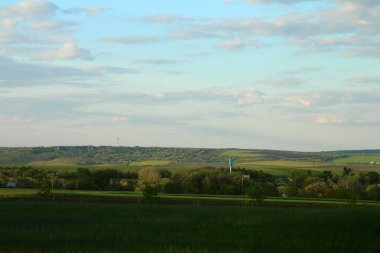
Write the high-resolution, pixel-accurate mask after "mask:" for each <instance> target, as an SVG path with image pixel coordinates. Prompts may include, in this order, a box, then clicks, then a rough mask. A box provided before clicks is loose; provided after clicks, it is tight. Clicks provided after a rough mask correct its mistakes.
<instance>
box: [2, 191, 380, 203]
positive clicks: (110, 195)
mask: <svg viewBox="0 0 380 253" xmlns="http://www.w3.org/2000/svg"><path fill="white" fill-rule="evenodd" d="M52 193H53V194H52V195H51V196H49V197H46V198H40V197H38V196H37V190H36V189H18V188H17V189H7V188H0V200H12V199H14V200H17V199H24V200H44V201H57V200H58V201H60V200H61V201H68V202H70V201H74V202H113V203H140V202H144V201H143V199H142V194H141V193H138V192H125V191H123V192H121V191H102V192H98V191H91V190H54V191H53V192H52ZM154 202H156V203H162V204H191V205H193V204H196V205H234V206H246V205H257V206H278V207H284V206H309V207H318V206H319V207H326V206H348V205H351V204H350V203H348V202H347V201H346V200H344V199H326V198H323V199H319V198H314V199H313V198H281V197H268V198H266V199H265V200H264V201H263V202H262V203H259V204H257V203H256V202H252V201H251V200H250V199H249V198H248V197H247V196H240V195H207V194H163V193H161V194H159V195H158V198H157V199H156V200H155V201H154ZM356 205H357V206H374V207H380V202H376V201H364V200H361V201H357V203H356Z"/></svg>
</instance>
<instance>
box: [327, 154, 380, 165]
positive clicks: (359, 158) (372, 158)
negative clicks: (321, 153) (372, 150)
mask: <svg viewBox="0 0 380 253" xmlns="http://www.w3.org/2000/svg"><path fill="white" fill-rule="evenodd" d="M333 162H334V163H336V164H351V163H365V164H368V163H370V162H377V163H379V164H380V155H353V156H350V157H347V158H339V159H335V160H334V161H333Z"/></svg>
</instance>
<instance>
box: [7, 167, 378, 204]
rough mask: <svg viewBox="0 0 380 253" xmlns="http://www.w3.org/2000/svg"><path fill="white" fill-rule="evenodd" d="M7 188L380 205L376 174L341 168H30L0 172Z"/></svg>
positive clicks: (13, 168) (10, 168)
mask: <svg viewBox="0 0 380 253" xmlns="http://www.w3.org/2000/svg"><path fill="white" fill-rule="evenodd" d="M9 182H13V183H15V184H16V187H20V188H36V189H40V191H41V192H42V193H43V192H49V191H50V190H51V189H68V190H98V191H104V190H107V191H110V190H112V191H141V192H143V193H144V194H147V195H155V194H157V193H160V192H162V193H168V194H170V193H176V194H220V195H249V196H251V197H252V198H255V199H257V200H260V199H263V198H265V197H266V196H273V197H278V196H282V197H309V198H343V199H348V200H350V201H356V200H358V199H368V200H380V184H379V183H380V179H379V174H378V173H377V172H375V171H371V172H365V173H363V172H360V171H357V170H352V169H351V168H347V167H345V168H343V170H342V172H341V174H340V175H336V174H333V173H332V172H331V171H324V172H322V173H320V174H318V175H314V174H312V173H311V172H310V171H306V172H305V171H301V170H294V171H291V173H290V175H289V176H288V177H275V176H274V175H271V174H269V173H265V172H263V171H255V170H246V169H241V168H238V169H235V170H234V172H233V173H229V171H228V170H227V169H217V168H212V167H207V168H201V169H192V170H179V171H177V172H174V173H173V172H171V171H169V170H166V169H155V168H145V169H141V170H139V171H126V172H124V171H120V170H113V169H105V170H92V169H87V168H78V169H77V170H75V171H71V172H69V171H46V170H42V169H36V168H32V167H0V187H7V186H9Z"/></svg>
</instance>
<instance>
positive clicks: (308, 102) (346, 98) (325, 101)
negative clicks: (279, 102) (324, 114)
mask: <svg viewBox="0 0 380 253" xmlns="http://www.w3.org/2000/svg"><path fill="white" fill-rule="evenodd" d="M379 96H380V90H379V89H373V90H364V91H355V90H352V91H339V90H331V91H313V92H304V93H296V94H289V95H285V96H284V97H283V101H284V102H285V103H290V104H293V105H297V106H301V107H310V108H320V107H330V106H337V105H358V104H373V105H375V104H380V100H379Z"/></svg>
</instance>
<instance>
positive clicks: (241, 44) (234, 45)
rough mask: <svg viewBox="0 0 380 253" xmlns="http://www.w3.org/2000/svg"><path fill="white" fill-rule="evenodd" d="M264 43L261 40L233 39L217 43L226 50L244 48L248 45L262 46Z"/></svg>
mask: <svg viewBox="0 0 380 253" xmlns="http://www.w3.org/2000/svg"><path fill="white" fill-rule="evenodd" d="M262 45H263V44H262V43H261V42H260V41H251V40H242V39H232V40H227V41H225V42H223V43H221V44H219V45H217V47H218V48H220V49H223V50H226V51H232V50H238V49H243V48H246V47H256V48H260V47H261V46H262Z"/></svg>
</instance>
